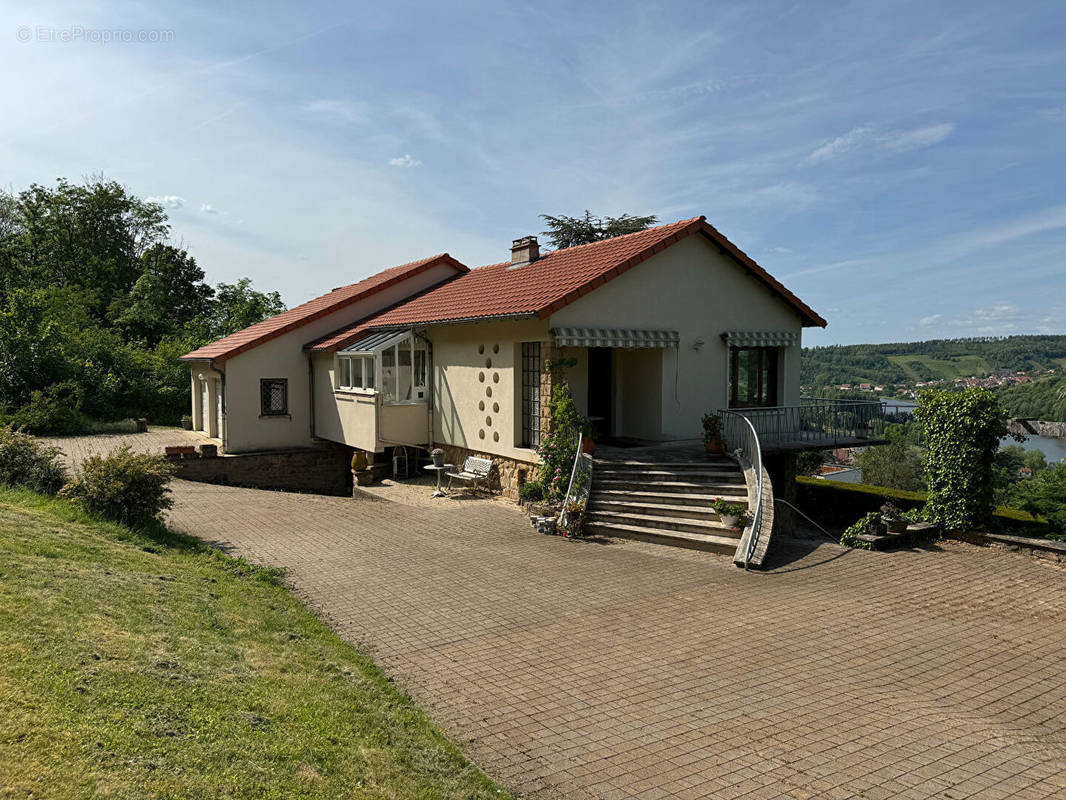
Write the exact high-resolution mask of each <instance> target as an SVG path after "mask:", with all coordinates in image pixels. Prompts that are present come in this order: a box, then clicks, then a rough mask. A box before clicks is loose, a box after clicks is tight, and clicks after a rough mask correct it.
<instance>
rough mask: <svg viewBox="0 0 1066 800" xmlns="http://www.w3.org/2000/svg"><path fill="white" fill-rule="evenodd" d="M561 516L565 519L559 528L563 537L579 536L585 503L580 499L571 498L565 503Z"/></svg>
mask: <svg viewBox="0 0 1066 800" xmlns="http://www.w3.org/2000/svg"><path fill="white" fill-rule="evenodd" d="M565 512H566V513H565V514H564V515H563V518H564V519H565V520H566V522H565V523H564V525H563V526H562V527H561V528H560V532H561V533H562V535H563V537H564V538H567V539H572V538H574V537H575V536H580V535H581V532H582V529H583V528H584V525H585V504H584V503H583V502H581V501H580V500H571V501H570V502H569V503H567V504H566V509H565Z"/></svg>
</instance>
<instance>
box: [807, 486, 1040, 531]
mask: <svg viewBox="0 0 1066 800" xmlns="http://www.w3.org/2000/svg"><path fill="white" fill-rule="evenodd" d="M889 500H891V501H892V502H893V503H895V504H896V505H897V506H899V507H900V508H903V509H911V508H921V507H922V506H923V505H925V492H908V491H904V490H902V489H890V488H888V487H887V486H872V485H870V484H867V483H845V482H843V481H827V480H822V479H821V478H810V477H807V476H805V475H800V476H798V477H797V478H796V505H798V506H799V507H800V509H801V510H802V511H803V512H804V513H806V514H810V516H811V517H812V518H813V519H814V520H816V521H818V522H822V523H829V524H832V525H850V524H851V523H853V522H854V521H855V520H857V519H859V517H861V516H863V515H864V514H867V513H868V512H870V511H877V510H878V509H879V508H880V507H881V505H882V504H884V503H885V502H887V501H889ZM993 518H994V521H995V524H994V527H995V528H996V530H1014V531H1018V532H1020V533H1024V534H1026V535H1029V536H1044V535H1046V534H1047V533H1048V532H1049V528H1048V524H1047V521H1046V520H1044V519H1042V518H1039V517H1034V516H1033V515H1032V514H1028V513H1026V512H1025V511H1019V510H1018V509H1016V508H1005V507H1003V506H1000V507H999V508H997V509H996V511H995V513H994V514H993Z"/></svg>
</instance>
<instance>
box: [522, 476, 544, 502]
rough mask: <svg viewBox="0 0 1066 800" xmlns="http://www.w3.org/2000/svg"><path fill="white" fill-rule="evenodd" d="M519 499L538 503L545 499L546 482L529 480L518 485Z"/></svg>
mask: <svg viewBox="0 0 1066 800" xmlns="http://www.w3.org/2000/svg"><path fill="white" fill-rule="evenodd" d="M518 499H519V500H520V501H521V502H523V503H536V502H539V501H540V500H543V499H544V484H543V483H540V482H539V481H527V482H526V483H523V484H522V485H521V486H519V487H518Z"/></svg>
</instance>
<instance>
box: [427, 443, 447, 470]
mask: <svg viewBox="0 0 1066 800" xmlns="http://www.w3.org/2000/svg"><path fill="white" fill-rule="evenodd" d="M429 457H430V458H432V459H433V466H435V467H438V468H439V467H443V466H444V451H443V450H441V449H440V448H439V447H438V448H435V449H434V450H433V451H432V452H431V453H430V454H429Z"/></svg>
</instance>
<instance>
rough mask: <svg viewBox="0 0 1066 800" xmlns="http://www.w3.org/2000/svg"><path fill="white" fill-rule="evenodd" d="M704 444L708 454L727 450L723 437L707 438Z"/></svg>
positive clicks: (716, 453) (719, 453)
mask: <svg viewBox="0 0 1066 800" xmlns="http://www.w3.org/2000/svg"><path fill="white" fill-rule="evenodd" d="M703 445H704V447H706V448H707V453H708V455H712V456H714V455H721V454H722V453H724V452H725V445H724V444H722V440H721V439H707V440H705V441H704V443H703Z"/></svg>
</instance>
